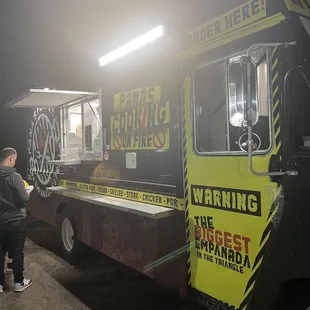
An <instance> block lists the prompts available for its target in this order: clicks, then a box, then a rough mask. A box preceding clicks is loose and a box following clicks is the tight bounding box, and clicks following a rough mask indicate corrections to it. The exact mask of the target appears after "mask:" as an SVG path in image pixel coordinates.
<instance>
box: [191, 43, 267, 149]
mask: <svg viewBox="0 0 310 310" xmlns="http://www.w3.org/2000/svg"><path fill="white" fill-rule="evenodd" d="M253 56H254V57H253ZM268 70H269V67H268V53H267V50H266V49H260V50H257V51H256V52H255V53H254V54H253V55H252V74H251V94H252V98H251V101H250V102H251V104H252V123H253V144H254V151H255V152H261V153H265V152H267V151H268V150H269V149H270V147H271V132H270V128H271V119H270V115H271V110H270V103H269V99H268V98H269V73H268ZM246 83H247V82H246V69H245V66H244V65H243V64H242V63H241V55H240V56H237V57H231V58H228V59H224V60H220V61H217V62H213V63H211V64H206V65H203V66H199V67H198V68H197V69H196V70H195V72H194V104H193V108H194V113H193V114H194V125H193V126H194V148H195V151H196V152H197V153H198V154H206V155H207V154H216V153H227V154H230V153H232V152H235V153H237V152H243V153H244V152H246V150H247V122H246V113H245V111H246V108H245V105H246V93H247V92H246Z"/></svg>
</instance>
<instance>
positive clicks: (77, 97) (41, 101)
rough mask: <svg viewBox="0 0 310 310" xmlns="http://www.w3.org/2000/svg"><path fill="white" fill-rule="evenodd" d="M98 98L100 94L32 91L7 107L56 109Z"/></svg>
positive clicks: (49, 90) (53, 90)
mask: <svg viewBox="0 0 310 310" xmlns="http://www.w3.org/2000/svg"><path fill="white" fill-rule="evenodd" d="M95 96H98V93H92V92H82V91H70V90H56V89H47V88H45V89H30V90H29V91H27V92H26V93H25V94H24V95H23V96H21V97H19V98H17V99H16V100H13V101H11V102H9V103H8V104H6V105H5V107H7V108H56V107H59V106H62V105H67V104H74V103H75V102H79V101H81V100H84V99H87V98H93V97H95Z"/></svg>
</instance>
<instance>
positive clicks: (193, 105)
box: [190, 47, 274, 156]
mask: <svg viewBox="0 0 310 310" xmlns="http://www.w3.org/2000/svg"><path fill="white" fill-rule="evenodd" d="M261 48H264V49H265V51H266V60H267V72H268V74H267V102H268V111H269V122H268V123H269V148H268V149H267V150H259V151H254V152H253V154H254V155H260V156H267V155H268V154H269V153H270V152H271V151H272V149H273V147H274V131H273V110H272V98H271V87H272V85H271V83H270V82H271V62H270V56H271V53H270V49H269V48H268V47H261ZM244 54H246V50H243V51H239V52H237V53H233V54H229V55H227V56H225V57H221V58H216V59H213V60H211V61H204V62H201V63H200V64H198V65H196V66H195V67H194V68H193V70H192V74H191V75H192V83H191V89H192V91H191V93H192V94H191V109H190V110H191V127H192V128H191V129H192V141H193V143H192V148H193V152H194V153H195V154H196V155H197V156H248V154H247V152H244V151H241V150H240V151H230V139H229V137H230V125H229V124H230V120H229V110H228V109H229V95H228V94H229V85H228V84H229V83H228V79H229V70H228V65H227V68H226V73H225V81H226V122H227V123H226V126H227V129H226V141H227V148H228V149H229V150H227V151H207V152H201V151H199V150H198V148H197V126H196V125H197V121H196V120H197V116H196V98H195V93H196V92H195V73H196V71H197V70H199V69H202V68H206V67H210V66H211V65H214V64H216V63H220V62H223V61H225V62H226V63H227V62H228V61H229V59H230V58H236V57H239V56H242V55H244Z"/></svg>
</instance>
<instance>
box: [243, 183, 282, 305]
mask: <svg viewBox="0 0 310 310" xmlns="http://www.w3.org/2000/svg"><path fill="white" fill-rule="evenodd" d="M282 205H283V194H282V188H281V187H279V188H278V189H277V193H276V197H275V200H274V202H273V204H272V206H271V208H270V211H269V214H268V217H267V223H266V224H267V225H266V228H265V230H264V231H263V234H262V237H261V240H260V249H259V252H258V254H257V255H256V258H255V260H254V264H253V267H252V276H251V278H250V279H249V281H248V283H247V286H246V288H245V290H244V299H243V301H242V303H241V305H240V307H239V310H245V309H246V308H247V305H248V303H249V301H250V298H251V294H252V292H253V290H254V285H255V282H256V279H257V277H258V273H259V271H260V267H261V265H262V262H263V258H264V255H265V253H266V250H267V248H268V245H269V244H268V243H269V242H268V241H269V240H270V237H271V236H272V235H273V233H274V232H275V225H274V222H275V221H276V220H277V217H278V215H279V213H280V212H281V209H282V208H281V206H282Z"/></svg>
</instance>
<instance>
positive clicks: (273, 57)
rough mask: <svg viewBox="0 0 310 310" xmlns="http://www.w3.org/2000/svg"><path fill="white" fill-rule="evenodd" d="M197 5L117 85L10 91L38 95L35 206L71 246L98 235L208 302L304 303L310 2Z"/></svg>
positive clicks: (27, 104)
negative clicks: (199, 8) (190, 18)
mask: <svg viewBox="0 0 310 310" xmlns="http://www.w3.org/2000/svg"><path fill="white" fill-rule="evenodd" d="M199 13H200V15H201V16H200V17H201V18H200V17H199V18H198V17H197V18H196V20H195V22H196V25H193V24H192V22H191V23H190V22H188V23H187V21H186V18H185V19H184V24H185V25H186V26H184V27H185V28H187V29H184V33H183V35H182V36H180V35H179V33H178V32H177V33H175V34H174V32H173V31H172V32H171V33H170V35H167V36H165V35H163V36H162V37H161V38H160V39H158V40H157V41H156V42H153V43H152V44H153V45H152V49H153V48H154V47H155V46H156V47H158V46H160V47H161V48H159V50H160V51H158V54H157V55H156V54H155V48H154V50H153V53H150V51H149V50H148V53H146V54H148V57H149V58H148V57H147V56H143V49H144V50H145V51H146V50H147V49H148V48H147V47H143V49H141V51H142V52H141V51H140V52H139V53H140V54H139V61H136V62H135V65H133V66H132V67H130V70H129V69H128V64H127V70H125V72H124V74H122V76H121V77H120V78H119V79H118V82H117V83H115V85H114V86H113V87H109V88H107V89H105V88H104V86H103V87H102V88H101V89H100V90H98V91H94V92H83V91H62V90H51V89H31V90H30V91H29V92H27V93H26V94H24V95H23V96H22V97H20V98H18V99H16V100H14V101H12V102H10V103H9V104H8V105H7V106H8V107H13V108H27V109H26V111H27V117H28V118H29V135H28V138H27V151H28V155H29V156H28V179H27V181H28V182H29V183H30V184H32V185H34V187H35V191H34V192H33V194H32V197H31V200H30V202H29V205H28V208H29V211H30V212H31V213H32V214H33V215H35V216H36V217H38V218H40V219H42V220H43V221H46V222H47V223H50V224H52V225H55V226H58V227H59V230H60V232H61V236H62V238H61V241H62V244H63V247H64V250H65V251H66V253H67V254H70V255H73V254H78V253H79V249H80V244H81V243H83V244H87V245H89V246H91V247H93V248H94V249H97V250H98V251H100V252H102V253H104V254H106V255H108V256H110V257H112V258H114V259H115V260H117V261H119V262H121V263H123V264H125V265H128V266H130V267H132V268H134V269H136V270H138V271H140V272H142V273H145V274H146V275H148V276H149V277H152V278H154V279H156V280H157V281H159V282H161V283H163V284H165V285H167V286H169V287H173V288H174V289H176V290H178V292H179V293H180V295H182V296H191V297H192V298H193V300H194V301H195V302H196V303H197V304H199V305H200V306H202V307H204V308H206V309H210V310H215V309H216V310H228V309H229V310H236V309H238V310H244V309H250V310H267V309H294V310H306V309H308V307H310V298H309V287H310V281H309V279H310V243H309V235H310V225H309V219H310V208H309V206H308V204H309V203H307V197H308V196H307V192H308V191H309V184H310V173H309V171H310V170H309V168H310V122H309V115H310V102H309V101H310V78H309V70H310V64H309V61H310V56H309V55H310V53H309V52H310V39H309V35H310V20H309V18H310V2H309V0H249V1H235V0H231V1H227V3H226V4H225V5H224V6H223V5H219V4H218V3H217V2H214V3H210V4H209V6H208V10H207V12H205V14H202V13H203V12H199ZM206 16H209V18H206ZM179 46H182V49H181V50H179ZM133 53H134V52H133ZM150 55H151V56H150ZM125 57H127V56H124V58H125ZM124 58H123V59H124ZM112 60H114V59H112V58H110V61H112ZM115 61H116V62H117V61H118V60H115ZM139 62H140V66H139V64H138V63H139ZM111 66H112V65H111ZM102 70H104V69H102ZM111 70H112V69H111Z"/></svg>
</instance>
